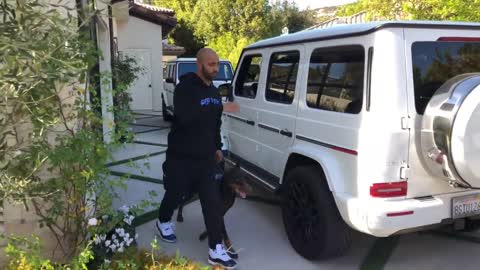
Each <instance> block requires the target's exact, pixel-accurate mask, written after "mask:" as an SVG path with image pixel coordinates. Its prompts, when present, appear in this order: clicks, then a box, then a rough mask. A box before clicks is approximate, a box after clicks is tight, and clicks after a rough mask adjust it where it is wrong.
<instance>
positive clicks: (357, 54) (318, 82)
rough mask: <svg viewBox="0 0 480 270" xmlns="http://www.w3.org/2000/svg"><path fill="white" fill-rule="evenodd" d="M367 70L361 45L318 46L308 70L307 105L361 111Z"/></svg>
mask: <svg viewBox="0 0 480 270" xmlns="http://www.w3.org/2000/svg"><path fill="white" fill-rule="evenodd" d="M364 69H365V50H364V48H363V47H362V46H345V47H336V48H321V49H315V50H314V51H313V52H312V56H311V58H310V65H309V70H308V83H307V106H308V107H310V108H315V109H321V110H328V111H334V112H341V113H352V114H357V113H359V112H360V111H361V110H362V105H363V104H362V103H363V85H364V84H363V80H364V76H363V74H364Z"/></svg>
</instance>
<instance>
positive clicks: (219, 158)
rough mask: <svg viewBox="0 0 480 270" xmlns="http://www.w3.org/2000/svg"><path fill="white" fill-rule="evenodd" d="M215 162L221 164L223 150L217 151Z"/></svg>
mask: <svg viewBox="0 0 480 270" xmlns="http://www.w3.org/2000/svg"><path fill="white" fill-rule="evenodd" d="M215 160H216V161H217V163H219V162H221V161H222V160H223V152H222V150H217V152H215Z"/></svg>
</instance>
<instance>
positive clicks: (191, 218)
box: [109, 112, 480, 270]
mask: <svg viewBox="0 0 480 270" xmlns="http://www.w3.org/2000/svg"><path fill="white" fill-rule="evenodd" d="M135 118H136V122H135V124H134V125H132V128H133V130H134V131H135V133H136V137H135V143H133V144H126V145H125V146H124V148H123V149H121V150H120V151H118V152H117V153H115V156H114V160H113V161H112V162H111V163H110V164H109V168H110V170H111V171H112V174H113V176H112V177H125V174H128V175H129V177H128V178H129V179H128V180H127V181H126V184H127V190H126V191H124V190H118V193H119V196H120V198H119V199H118V200H116V201H115V206H116V207H120V206H122V205H124V204H127V205H130V204H133V203H137V202H140V201H141V200H145V199H149V200H151V201H157V202H160V200H161V198H162V196H163V192H164V190H163V186H162V175H163V174H162V169H161V164H162V162H163V161H164V159H165V150H166V144H167V139H166V138H167V134H168V130H169V129H168V126H169V125H168V123H165V122H163V120H162V117H161V115H159V114H158V113H155V112H137V113H136V116H135ZM150 191H155V192H156V193H157V196H156V197H153V198H152V197H151V195H150V194H149V193H150ZM156 207H158V206H155V205H154V206H151V207H150V208H149V209H147V210H148V211H149V212H147V213H146V214H144V215H142V216H140V217H139V218H138V219H137V224H138V227H137V232H138V234H139V241H138V243H139V246H140V247H142V248H146V249H149V248H150V242H151V241H152V239H153V238H154V237H155V234H154V233H155V231H154V219H155V218H156ZM184 217H185V222H183V223H177V225H176V228H177V235H178V238H179V241H178V243H176V244H167V243H163V242H160V247H161V249H162V251H164V252H166V253H168V254H174V253H175V252H176V251H177V250H178V251H179V252H180V254H181V255H184V256H187V257H189V258H191V259H194V260H197V261H199V262H201V263H204V264H206V263H207V262H206V258H207V243H206V241H205V242H200V241H199V240H198V235H199V234H200V233H201V232H202V231H203V230H204V223H203V218H202V215H201V210H200V204H199V202H198V201H194V202H192V203H190V204H189V205H187V206H186V207H185V208H184ZM225 222H226V225H227V228H228V230H229V233H230V236H231V239H232V241H233V243H234V246H235V247H236V248H237V250H240V259H239V269H244V270H246V269H248V270H253V269H262V270H263V269H278V270H290V269H298V270H309V269H312V270H313V269H362V270H363V269H365V270H376V269H388V270H397V269H398V270H404V269H422V270H423V269H435V270H438V269H462V270H468V269H479V268H480V256H479V255H478V254H480V233H470V234H446V233H439V232H424V233H413V234H407V235H403V236H397V237H389V238H374V237H372V236H368V235H365V234H361V233H354V235H353V241H352V247H351V249H350V250H349V252H348V253H347V254H346V255H345V256H343V257H341V258H336V259H332V260H328V261H322V262H311V261H308V260H305V259H303V258H302V257H300V256H299V255H297V254H296V253H295V251H294V250H293V249H292V248H291V246H290V244H289V242H288V239H287V236H286V234H285V232H284V229H283V223H282V218H281V211H280V209H279V207H278V205H276V204H275V201H273V200H271V198H270V199H268V194H264V193H262V191H261V190H257V192H256V196H254V197H251V198H249V199H247V200H241V199H238V200H237V201H236V203H235V205H234V207H233V208H232V209H231V210H230V211H229V213H228V214H227V217H226V220H225Z"/></svg>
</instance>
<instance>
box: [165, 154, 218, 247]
mask: <svg viewBox="0 0 480 270" xmlns="http://www.w3.org/2000/svg"><path fill="white" fill-rule="evenodd" d="M214 166H215V161H213V160H212V161H199V160H184V159H183V160H181V159H172V158H167V161H166V162H165V163H164V166H163V170H164V179H163V181H164V187H165V195H164V197H163V200H162V203H161V204H160V211H159V215H158V219H159V220H160V222H162V223H163V222H168V221H171V219H172V216H173V212H174V210H175V209H176V208H177V207H178V206H179V204H180V202H182V201H183V200H184V199H185V198H188V197H190V196H191V195H192V194H193V193H194V192H198V195H199V198H200V204H201V206H202V212H203V218H204V221H205V227H206V229H207V232H208V245H209V246H210V248H212V249H215V246H216V245H217V244H221V243H222V240H223V239H222V238H223V237H222V229H223V216H222V207H223V206H222V201H221V197H220V182H219V181H218V180H215V178H214V175H213V174H214Z"/></svg>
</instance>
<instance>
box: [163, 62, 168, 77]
mask: <svg viewBox="0 0 480 270" xmlns="http://www.w3.org/2000/svg"><path fill="white" fill-rule="evenodd" d="M169 71H170V65H165V66H164V67H163V78H164V79H166V78H168V72H169Z"/></svg>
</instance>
